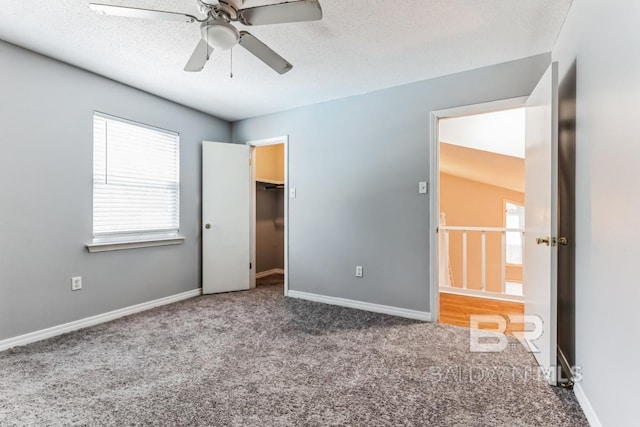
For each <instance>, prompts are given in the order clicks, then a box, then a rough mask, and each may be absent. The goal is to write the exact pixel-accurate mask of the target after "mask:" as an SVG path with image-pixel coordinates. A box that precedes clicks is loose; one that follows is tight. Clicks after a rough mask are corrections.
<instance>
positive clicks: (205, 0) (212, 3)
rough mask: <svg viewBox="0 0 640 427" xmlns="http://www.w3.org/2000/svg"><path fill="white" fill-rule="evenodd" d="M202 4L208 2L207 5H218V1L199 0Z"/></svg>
mask: <svg viewBox="0 0 640 427" xmlns="http://www.w3.org/2000/svg"><path fill="white" fill-rule="evenodd" d="M199 1H201V2H202V3H204V4H208V5H209V6H214V7H216V6H220V2H219V1H218V0H199Z"/></svg>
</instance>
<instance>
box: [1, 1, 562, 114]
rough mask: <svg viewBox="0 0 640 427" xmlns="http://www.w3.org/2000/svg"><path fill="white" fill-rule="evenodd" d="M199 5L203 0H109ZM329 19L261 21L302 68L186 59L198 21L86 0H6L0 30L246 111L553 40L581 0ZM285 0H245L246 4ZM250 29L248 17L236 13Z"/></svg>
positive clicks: (521, 53)
mask: <svg viewBox="0 0 640 427" xmlns="http://www.w3.org/2000/svg"><path fill="white" fill-rule="evenodd" d="M99 2H100V3H108V4H113V5H128V6H133V7H142V8H153V9H161V10H168V11H176V12H186V13H190V14H197V13H198V12H197V7H196V0H101V1H99ZM320 2H321V4H322V8H323V11H324V19H323V20H322V21H319V22H306V23H293V24H280V25H271V26H261V27H251V28H249V31H251V32H252V33H253V34H254V35H255V36H257V37H259V38H260V39H262V40H263V41H264V42H265V43H267V44H268V45H269V46H271V47H272V48H273V49H274V50H276V51H277V52H278V53H280V54H281V55H282V56H283V57H285V58H286V59H287V60H289V61H290V62H291V63H292V64H293V65H294V68H293V70H292V71H291V72H289V73H288V74H285V75H283V76H281V75H278V74H276V73H274V72H273V71H272V70H271V69H269V68H267V67H266V66H265V65H264V64H263V63H261V62H259V61H258V60H257V59H256V58H255V57H253V56H251V55H250V54H249V53H248V52H246V51H244V49H242V48H235V49H234V61H233V62H234V78H233V79H230V78H229V63H230V61H229V57H230V55H229V52H216V53H214V56H213V58H212V60H211V61H210V62H209V64H207V66H206V67H205V69H204V71H203V72H201V73H186V72H184V71H182V70H183V68H184V65H185V63H186V62H187V60H188V58H189V56H190V55H191V52H192V51H193V49H194V48H195V46H196V44H197V43H198V41H199V28H198V26H197V24H184V23H178V22H166V21H161V22H155V21H146V20H139V19H131V18H119V17H106V16H100V15H97V14H95V13H93V12H92V11H91V10H89V8H88V6H87V5H88V3H89V1H88V0H55V1H51V0H0V39H3V40H6V41H9V42H11V43H14V44H17V45H20V46H24V47H26V48H28V49H32V50H34V51H36V52H40V53H43V54H45V55H48V56H51V57H53V58H56V59H60V60H62V61H65V62H68V63H70V64H73V65H76V66H78V67H81V68H84V69H87V70H90V71H93V72H96V73H98V74H101V75H104V76H106V77H110V78H112V79H115V80H118V81H121V82H123V83H126V84H129V85H131V86H134V87H137V88H140V89H143V90H146V91H148V92H151V93H154V94H157V95H159V96H162V97H165V98H168V99H171V100H173V101H176V102H179V103H182V104H185V105H188V106H191V107H193V108H196V109H199V110H202V111H205V112H207V113H210V114H213V115H215V116H218V117H221V118H224V119H227V120H237V119H242V118H247V117H252V116H257V115H262V114H266V113H271V112H276V111H282V110H286V109H290V108H295V107H298V106H302V105H308V104H314V103H318V102H321V101H327V100H330V99H336V98H341V97H346V96H351V95H356V94H361V93H366V92H370V91H373V90H377V89H382V88H386V87H391V86H397V85H401V84H404V83H409V82H413V81H418V80H423V79H427V78H431V77H436V76H440V75H444V74H450V73H454V72H459V71H464V70H468V69H473V68H478V67H482V66H486V65H491V64H496V63H500V62H504V61H509V60H513V59H517V58H523V57H527V56H532V55H536V54H539V53H544V52H548V51H550V50H551V48H552V46H553V43H554V41H555V38H556V36H557V34H558V32H559V30H560V27H561V26H562V22H563V20H564V18H565V16H566V14H567V12H568V9H569V7H570V4H571V0H320ZM269 3H278V1H263V0H247V1H246V2H245V7H251V6H255V5H261V4H269ZM238 26H239V27H241V29H242V27H243V26H242V25H240V24H238Z"/></svg>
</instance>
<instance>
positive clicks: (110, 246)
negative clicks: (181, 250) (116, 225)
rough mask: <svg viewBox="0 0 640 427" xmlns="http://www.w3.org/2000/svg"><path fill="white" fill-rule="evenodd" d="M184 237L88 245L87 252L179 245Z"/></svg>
mask: <svg viewBox="0 0 640 427" xmlns="http://www.w3.org/2000/svg"><path fill="white" fill-rule="evenodd" d="M184 239H185V238H184V237H167V238H163V239H145V240H125V241H117V242H101V243H89V244H87V245H86V247H87V250H88V251H89V252H91V253H95V252H109V251H121V250H125V249H137V248H152V247H155V246H169V245H181V244H182V243H183V242H184Z"/></svg>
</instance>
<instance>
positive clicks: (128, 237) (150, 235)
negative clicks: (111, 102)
mask: <svg viewBox="0 0 640 427" xmlns="http://www.w3.org/2000/svg"><path fill="white" fill-rule="evenodd" d="M91 117H92V126H91V131H92V153H93V154H92V171H91V180H92V211H91V233H92V241H91V243H88V244H86V245H85V246H86V248H87V250H88V251H89V252H105V251H114V250H122V249H133V248H144V247H154V246H165V245H179V244H182V243H183V242H184V240H185V237H184V236H181V235H180V228H181V227H180V226H181V223H180V222H181V215H180V214H181V212H180V211H181V209H180V200H181V197H180V192H181V187H182V186H181V179H180V177H181V174H180V154H181V153H180V148H181V144H180V142H181V140H180V139H181V136H180V133H179V132H176V131H172V130H168V129H165V128H161V127H158V126H152V125H148V124H145V123H140V122H136V121H134V120H130V119H126V118H123V117H119V116H115V115H113V114H108V113H104V112H101V111H97V110H95V111H93V113H92V116H91ZM96 117H98V118H101V119H104V120H112V121H117V122H120V123H124V124H128V125H132V126H136V127H138V128H143V129H149V130H153V131H157V132H163V133H166V134H168V135H169V134H170V135H175V137H176V147H175V148H176V165H175V167H176V170H175V173H176V177H177V183H176V184H177V186H176V193H175V204H176V210H177V212H176V215H177V216H176V218H177V227H176V228H175V229H156V230H151V229H149V230H132V231H124V232H118V231H113V232H101V233H95V228H94V227H95V216H94V207H93V203H94V197H95V183H94V180H95V153H94V149H95V138H94V132H95V119H96ZM107 143H108V142H107Z"/></svg>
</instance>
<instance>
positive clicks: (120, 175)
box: [93, 112, 180, 238]
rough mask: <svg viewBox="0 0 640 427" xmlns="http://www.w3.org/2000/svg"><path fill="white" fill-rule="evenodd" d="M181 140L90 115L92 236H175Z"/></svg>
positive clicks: (167, 132)
mask: <svg viewBox="0 0 640 427" xmlns="http://www.w3.org/2000/svg"><path fill="white" fill-rule="evenodd" d="M179 153H180V137H179V135H178V134H177V133H175V132H170V131H166V130H163V129H158V128H154V127H151V126H146V125H142V124H139V123H134V122H130V121H127V120H124V119H120V118H117V117H112V116H108V115H106V114H101V113H97V112H96V113H94V115H93V236H94V238H101V237H110V236H120V235H122V236H127V235H132V236H135V235H145V236H146V235H150V234H162V235H167V234H177V232H178V228H179V221H180V218H179V213H180V212H179V210H180V201H179V190H180V171H179Z"/></svg>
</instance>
